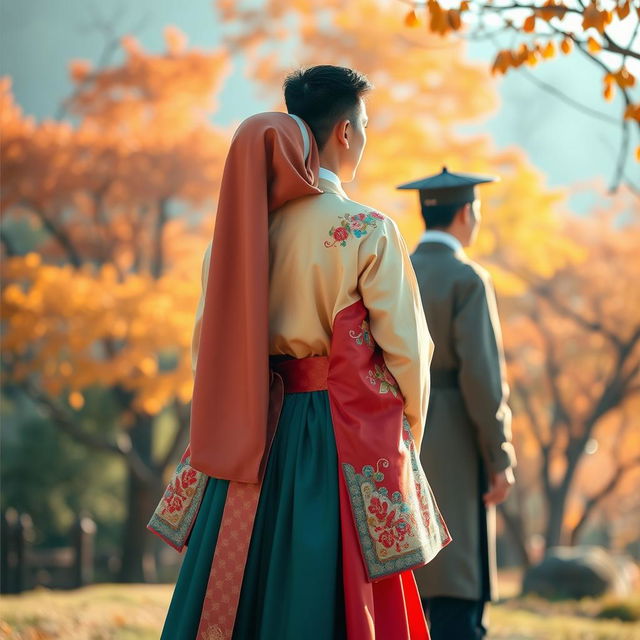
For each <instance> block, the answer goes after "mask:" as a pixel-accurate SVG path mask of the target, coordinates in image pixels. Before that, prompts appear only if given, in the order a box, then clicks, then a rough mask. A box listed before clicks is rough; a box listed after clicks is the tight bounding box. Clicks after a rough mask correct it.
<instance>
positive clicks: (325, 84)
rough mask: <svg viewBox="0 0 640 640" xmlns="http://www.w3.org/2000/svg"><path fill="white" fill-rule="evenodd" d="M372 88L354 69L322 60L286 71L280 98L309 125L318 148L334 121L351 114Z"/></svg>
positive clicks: (327, 135)
mask: <svg viewBox="0 0 640 640" xmlns="http://www.w3.org/2000/svg"><path fill="white" fill-rule="evenodd" d="M372 88H373V85H372V84H371V83H370V82H369V80H368V78H367V77H366V76H365V75H364V74H362V73H359V72H358V71H354V70H353V69H349V68H347V67H335V66H333V65H330V64H322V65H318V66H316V67H309V68H308V69H298V70H297V71H293V72H292V73H290V74H289V75H288V76H287V77H286V78H285V81H284V100H285V102H286V104H287V111H288V112H289V113H292V114H293V115H296V116H298V117H300V118H302V119H303V120H304V121H305V122H306V123H307V124H308V125H309V127H310V128H311V131H312V132H313V136H314V137H315V139H316V143H317V144H318V148H319V149H322V148H323V147H324V145H325V144H326V143H327V141H328V140H329V135H330V134H331V131H332V130H333V127H335V125H336V123H337V122H338V121H339V120H340V119H341V118H344V117H348V118H349V119H351V118H353V117H354V111H355V108H356V107H357V106H358V102H359V99H360V97H361V96H362V94H364V93H366V92H367V91H369V90H370V89H372Z"/></svg>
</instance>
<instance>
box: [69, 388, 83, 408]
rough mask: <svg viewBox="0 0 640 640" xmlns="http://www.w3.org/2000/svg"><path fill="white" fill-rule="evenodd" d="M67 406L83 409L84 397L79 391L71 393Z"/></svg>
mask: <svg viewBox="0 0 640 640" xmlns="http://www.w3.org/2000/svg"><path fill="white" fill-rule="evenodd" d="M69 405H70V406H72V407H73V408H74V409H76V410H79V409H82V407H84V396H83V395H82V394H81V393H80V392H79V391H73V392H71V393H70V394H69Z"/></svg>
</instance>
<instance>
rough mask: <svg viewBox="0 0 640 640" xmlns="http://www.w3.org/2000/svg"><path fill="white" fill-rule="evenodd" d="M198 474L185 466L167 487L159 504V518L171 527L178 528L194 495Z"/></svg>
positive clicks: (198, 478)
mask: <svg viewBox="0 0 640 640" xmlns="http://www.w3.org/2000/svg"><path fill="white" fill-rule="evenodd" d="M199 480H200V474H199V473H198V472H197V471H196V470H195V469H194V468H193V467H190V466H188V461H187V464H186V465H185V467H184V468H183V469H180V470H178V472H177V473H176V474H175V475H174V477H173V478H172V480H171V482H170V483H169V485H168V486H167V488H166V490H165V492H164V495H163V496H162V500H161V502H160V504H161V508H160V514H159V515H160V516H161V517H162V518H163V519H164V520H166V521H167V522H168V523H170V524H171V525H173V526H174V527H175V526H178V525H179V524H180V521H181V520H182V518H183V516H184V514H185V512H186V511H187V509H188V508H189V506H190V504H191V501H192V500H193V497H194V495H195V493H196V488H197V485H198V482H199Z"/></svg>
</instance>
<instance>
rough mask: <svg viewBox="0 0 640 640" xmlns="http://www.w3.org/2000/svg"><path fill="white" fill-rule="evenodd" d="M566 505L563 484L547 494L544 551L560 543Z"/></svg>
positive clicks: (565, 493)
mask: <svg viewBox="0 0 640 640" xmlns="http://www.w3.org/2000/svg"><path fill="white" fill-rule="evenodd" d="M566 503H567V491H566V489H565V487H564V484H563V485H561V486H559V487H554V488H553V489H552V491H550V492H549V493H547V509H548V514H549V516H548V519H547V528H546V531H545V534H544V541H545V549H549V548H551V547H557V546H558V545H559V544H560V543H561V542H562V523H563V520H564V511H565V508H566Z"/></svg>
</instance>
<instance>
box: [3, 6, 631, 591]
mask: <svg viewBox="0 0 640 640" xmlns="http://www.w3.org/2000/svg"><path fill="white" fill-rule="evenodd" d="M470 4H473V3H470ZM215 10H216V11H217V13H218V15H219V19H220V21H221V23H222V26H223V34H224V36H223V43H222V46H221V47H220V48H219V49H216V50H198V49H195V48H191V47H189V46H188V44H187V41H186V38H185V36H184V35H183V34H182V33H181V32H180V31H178V30H177V29H175V28H172V27H170V28H167V30H166V32H165V44H164V50H163V51H162V52H160V53H150V52H148V51H146V50H144V49H143V47H142V46H141V45H140V44H139V43H138V42H137V41H136V40H135V39H134V38H132V37H131V36H127V37H124V38H122V39H118V40H116V42H115V43H113V42H111V43H110V44H109V47H108V48H107V49H108V50H109V51H117V52H118V53H119V54H120V56H121V61H117V62H116V61H114V60H113V59H112V58H110V57H109V56H106V57H105V58H104V59H103V60H101V62H100V63H99V64H98V65H97V66H96V67H92V66H91V64H89V63H87V62H84V61H74V62H72V63H71V64H70V74H71V77H72V78H73V83H74V84H73V91H72V92H71V95H70V96H69V97H68V99H67V100H66V101H65V102H64V104H63V105H62V106H61V108H60V111H59V113H58V114H57V117H56V118H55V119H50V120H44V121H42V122H36V121H35V120H34V119H33V118H30V117H29V116H27V115H25V114H23V113H22V111H21V109H20V107H19V106H18V105H17V104H16V103H15V101H14V99H13V96H12V91H11V83H10V81H9V79H8V78H5V79H4V80H3V84H2V93H1V97H0V100H1V101H2V104H1V105H0V108H1V118H2V121H1V126H2V138H3V144H2V148H1V150H0V160H1V169H2V180H3V189H2V195H1V208H2V221H1V225H0V234H1V235H0V237H1V240H2V246H3V254H4V256H3V272H4V279H3V285H2V286H3V288H2V323H3V324H2V326H3V338H2V349H3V366H4V367H5V379H4V392H3V393H4V398H5V403H4V410H3V411H4V418H5V423H6V424H7V427H8V428H6V429H5V433H4V435H3V439H4V441H5V446H4V452H3V457H4V458H5V459H6V460H8V461H9V463H8V464H6V463H5V462H4V460H3V492H4V493H3V505H9V504H11V505H14V506H18V507H19V508H21V509H25V510H29V511H31V512H32V513H33V515H34V520H35V519H39V520H40V522H36V525H38V526H39V527H40V530H41V532H42V534H41V535H42V538H43V541H44V542H47V543H54V542H55V541H56V540H57V539H58V538H59V537H60V535H61V531H62V530H63V529H64V527H65V526H67V525H68V523H69V522H70V519H71V518H72V516H73V513H74V512H77V510H79V509H81V508H89V509H90V510H91V511H92V513H93V516H94V518H95V519H96V520H97V522H98V525H99V532H102V533H101V535H102V536H103V539H102V543H103V544H105V545H107V544H109V545H117V547H118V548H119V556H120V560H121V570H120V574H119V577H120V579H122V580H127V581H138V580H143V579H153V577H154V575H153V561H152V550H153V539H152V537H151V536H150V535H148V534H147V533H146V531H145V525H146V522H147V518H148V516H149V514H150V512H151V510H152V509H153V508H154V507H155V503H156V501H157V500H158V499H159V497H160V493H161V491H162V488H163V479H164V477H165V476H166V474H167V473H168V472H169V471H170V470H171V467H172V465H173V464H174V463H175V461H176V459H177V458H178V456H179V454H180V453H181V449H182V447H183V446H184V444H185V443H186V438H187V435H188V417H189V400H190V396H191V389H192V374H191V360H190V343H191V331H192V322H193V315H194V312H195V306H196V303H197V298H198V295H199V290H200V283H199V277H200V263H201V258H202V255H203V252H204V249H205V246H206V244H207V243H208V242H209V240H210V237H211V231H212V228H213V217H214V211H215V203H216V197H217V189H218V186H219V179H220V176H221V172H222V163H223V161H224V156H225V152H226V149H227V146H228V142H229V138H230V134H231V133H232V128H228V129H227V128H225V129H222V128H220V127H216V126H214V125H213V124H212V123H211V119H212V116H214V115H215V113H216V110H217V109H218V107H219V105H218V101H219V97H220V94H221V91H222V90H223V87H224V84H225V81H226V80H227V78H228V73H229V69H230V64H231V61H232V59H233V58H235V59H242V61H243V65H244V68H245V69H246V73H247V76H248V79H247V82H249V83H251V84H252V85H254V86H256V87H257V88H258V89H259V91H260V94H261V96H262V97H263V99H264V100H265V101H266V102H267V103H268V104H271V105H272V108H274V109H282V108H283V102H282V96H281V83H282V79H283V76H284V74H285V73H286V71H288V70H289V69H290V68H291V67H292V66H296V65H298V64H302V65H312V64H317V63H323V62H331V63H334V64H343V65H347V66H353V67H355V68H357V69H359V70H361V71H363V72H365V73H367V74H368V75H369V76H370V78H371V79H372V81H373V82H374V84H375V85H376V89H375V91H374V92H373V93H372V94H371V97H370V98H369V106H368V110H369V115H370V129H369V131H370V135H369V144H368V148H367V152H366V154H365V157H364V160H363V164H362V167H361V169H360V172H359V175H358V178H357V180H356V182H354V183H353V184H351V185H348V186H347V191H348V193H349V194H350V195H351V197H352V198H354V199H356V200H359V201H364V202H370V203H375V205H376V207H378V208H380V209H382V210H383V211H385V212H387V213H389V214H391V215H392V216H393V217H394V218H395V219H396V220H397V221H398V223H399V225H400V227H401V229H402V231H403V233H404V235H405V237H406V239H407V241H408V243H409V245H410V246H412V245H413V244H415V242H416V241H417V239H418V237H419V233H420V232H421V230H422V221H421V219H420V216H419V209H418V202H417V200H416V198H415V196H414V195H413V194H407V193H405V192H397V191H395V189H394V187H395V185H397V184H400V183H402V182H405V181H407V180H410V179H414V178H419V177H421V176H423V175H427V174H429V173H432V172H435V171H438V170H439V169H440V168H441V167H442V165H447V166H448V167H449V168H450V169H451V170H459V171H474V172H475V171H477V172H480V173H493V174H496V175H499V176H500V177H501V178H502V180H501V182H500V183H497V184H495V185H490V186H487V187H483V188H482V192H481V193H482V197H483V210H484V220H485V222H484V229H483V231H482V233H481V236H480V239H479V243H478V246H477V247H476V249H475V251H474V255H475V257H477V258H478V259H479V260H481V261H482V262H483V263H485V264H486V265H487V266H488V267H489V268H490V269H491V270H492V272H493V275H494V277H495V280H496V285H497V289H498V293H499V297H500V305H501V311H502V320H503V325H504V326H503V333H504V336H505V344H506V348H507V355H508V359H509V363H508V364H509V374H510V381H511V384H512V394H513V407H514V414H515V422H514V432H515V437H516V442H517V446H518V449H519V452H520V455H519V459H520V466H519V469H518V474H519V485H518V487H517V494H516V496H515V499H514V500H512V501H511V502H510V503H509V504H508V505H507V506H506V507H505V509H504V510H503V516H504V523H505V524H506V527H507V528H508V529H509V531H510V532H511V533H512V534H513V536H514V537H513V539H514V540H515V541H516V545H517V548H518V550H519V552H520V558H521V560H522V562H528V561H530V559H531V557H532V548H533V546H532V544H531V541H532V540H534V539H535V537H536V536H539V537H541V538H542V540H543V543H542V545H543V546H545V545H546V546H551V545H554V544H558V543H559V542H563V543H564V542H567V543H576V542H580V541H581V540H584V539H588V537H589V535H593V532H594V531H595V530H596V529H598V528H600V529H601V530H602V531H604V532H606V535H608V536H610V542H611V544H612V545H613V546H615V547H616V548H620V549H621V548H624V547H625V545H627V544H628V543H630V542H631V541H633V538H634V535H635V534H634V533H633V526H632V522H633V518H636V519H637V517H638V515H639V514H640V504H639V502H638V498H637V496H636V493H637V492H634V491H633V487H634V485H636V484H637V481H638V479H639V478H640V473H639V465H638V456H639V454H640V442H639V435H638V431H639V429H638V426H639V422H638V418H637V415H638V411H637V408H638V398H639V392H640V374H639V367H640V347H639V341H640V300H638V291H637V286H636V283H637V281H638V277H639V276H640V273H639V269H640V261H639V259H638V257H637V249H636V248H637V246H638V242H639V240H640V233H639V230H640V227H639V225H640V218H639V217H638V196H637V194H636V193H634V192H633V190H632V187H630V186H628V185H627V184H626V183H621V184H620V185H619V186H618V192H617V194H616V195H615V196H612V195H609V194H605V193H603V194H601V196H599V197H600V198H601V203H602V204H601V206H599V207H598V208H596V209H594V210H593V211H591V212H590V214H589V215H588V216H577V215H574V214H572V213H571V212H570V210H569V206H568V199H567V192H566V191H565V190H560V189H551V188H549V187H548V185H547V181H546V177H545V176H544V175H543V174H542V173H541V171H540V170H538V169H537V168H536V167H534V166H533V165H532V164H531V162H530V161H529V160H528V159H527V157H526V155H525V154H524V153H523V151H522V150H521V149H518V148H508V149H500V150H499V149H497V148H496V146H495V145H494V143H493V142H492V140H491V139H490V138H489V137H488V136H487V135H482V134H477V133H468V132H466V133H463V131H464V127H467V126H469V125H477V124H478V123H479V122H482V120H483V119H484V118H486V117H488V116H489V115H490V114H492V113H493V112H494V111H495V110H496V108H497V107H498V94H497V90H496V85H495V80H494V79H493V78H492V76H491V68H490V67H491V65H490V64H486V65H482V64H479V63H477V62H475V63H472V62H470V61H469V60H468V59H467V58H466V57H465V46H466V45H465V43H464V41H462V40H460V39H457V38H454V37H452V35H451V34H450V33H449V34H447V35H445V36H444V37H445V40H446V42H447V45H446V46H443V45H442V42H443V40H442V38H441V36H440V35H439V34H438V33H435V34H434V33H430V32H429V30H428V29H409V28H408V27H407V26H406V25H405V22H404V17H405V14H406V12H407V10H408V9H407V7H406V5H403V4H402V3H400V2H398V1H397V0H392V1H389V2H383V1H381V0H359V1H358V2H350V3H344V2H337V1H334V0H329V1H326V0H322V1H321V0H296V1H294V2H291V1H287V2H285V1H284V0H265V1H264V2H262V3H261V4H260V5H259V6H258V5H256V3H254V2H248V3H246V4H245V3H241V2H230V1H229V0H218V2H217V3H216V5H215ZM409 10H412V9H409ZM363 16H366V19H363ZM418 17H419V16H418ZM543 22H544V21H543ZM536 24H537V22H536ZM436 31H437V29H436ZM293 60H295V63H293V62H292V61H293ZM256 110H258V109H256ZM476 129H477V126H476ZM552 152H553V150H550V153H552ZM27 470H28V471H27ZM99 541H100V539H99Z"/></svg>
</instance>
